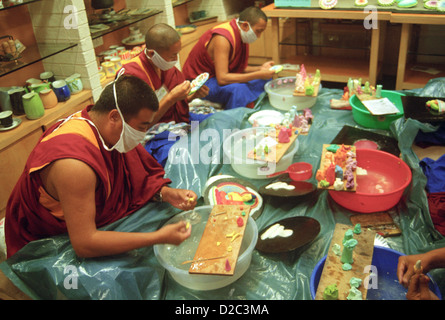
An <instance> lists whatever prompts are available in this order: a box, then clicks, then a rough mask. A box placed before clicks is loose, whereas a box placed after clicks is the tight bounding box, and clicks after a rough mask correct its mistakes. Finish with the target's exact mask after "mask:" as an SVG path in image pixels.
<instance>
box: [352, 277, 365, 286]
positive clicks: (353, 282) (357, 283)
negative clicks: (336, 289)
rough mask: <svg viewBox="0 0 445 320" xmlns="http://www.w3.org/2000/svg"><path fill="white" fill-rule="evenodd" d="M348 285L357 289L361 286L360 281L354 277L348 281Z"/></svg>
mask: <svg viewBox="0 0 445 320" xmlns="http://www.w3.org/2000/svg"><path fill="white" fill-rule="evenodd" d="M349 284H350V285H351V288H358V287H360V285H361V284H362V279H360V278H356V277H352V278H351V279H350V280H349Z"/></svg>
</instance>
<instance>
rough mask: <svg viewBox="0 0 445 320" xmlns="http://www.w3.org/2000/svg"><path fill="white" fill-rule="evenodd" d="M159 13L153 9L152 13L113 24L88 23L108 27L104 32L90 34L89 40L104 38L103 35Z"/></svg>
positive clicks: (129, 17) (130, 17)
mask: <svg viewBox="0 0 445 320" xmlns="http://www.w3.org/2000/svg"><path fill="white" fill-rule="evenodd" d="M161 12H162V10H154V9H153V10H152V11H150V12H149V13H147V14H142V15H137V16H128V19H125V20H121V21H115V22H112V23H105V22H100V21H99V20H98V21H95V22H96V23H91V22H90V25H93V24H104V25H107V26H108V27H109V28H108V29H106V30H103V31H99V32H95V33H91V38H92V39H97V38H100V37H102V36H104V35H106V34H108V33H111V32H113V31H116V30H119V29H122V28H125V27H128V26H130V25H132V24H134V23H137V22H139V21H142V20H145V19H148V18H150V17H152V16H155V15H157V14H159V13H161Z"/></svg>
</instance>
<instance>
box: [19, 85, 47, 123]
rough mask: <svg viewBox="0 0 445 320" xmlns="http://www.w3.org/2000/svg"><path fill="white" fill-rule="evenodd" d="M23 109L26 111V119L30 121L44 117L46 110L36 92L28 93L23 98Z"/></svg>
mask: <svg viewBox="0 0 445 320" xmlns="http://www.w3.org/2000/svg"><path fill="white" fill-rule="evenodd" d="M22 100H23V108H24V109H25V114H26V117H27V118H28V119H29V120H35V119H38V118H40V117H43V115H44V114H45V108H44V107H43V102H42V100H41V99H40V97H39V95H38V94H37V93H35V92H34V91H31V92H29V93H26V94H24V95H23V96H22Z"/></svg>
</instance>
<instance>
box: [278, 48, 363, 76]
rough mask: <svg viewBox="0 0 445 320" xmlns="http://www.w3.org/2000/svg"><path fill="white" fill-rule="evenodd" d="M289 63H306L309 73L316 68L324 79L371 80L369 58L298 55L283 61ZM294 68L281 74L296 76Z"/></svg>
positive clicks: (313, 71)
mask: <svg viewBox="0 0 445 320" xmlns="http://www.w3.org/2000/svg"><path fill="white" fill-rule="evenodd" d="M282 63H289V64H300V65H301V64H304V67H305V68H306V71H307V72H308V73H312V74H314V73H315V71H316V69H319V70H320V72H321V79H322V81H332V82H344V83H347V82H348V79H349V78H353V79H359V78H361V79H362V81H363V82H365V81H369V60H367V59H349V58H345V59H339V58H336V57H334V58H330V57H319V56H309V55H308V56H297V57H295V58H293V59H289V60H286V61H282ZM295 74H296V71H294V70H283V71H282V72H280V74H279V76H280V77H284V76H295Z"/></svg>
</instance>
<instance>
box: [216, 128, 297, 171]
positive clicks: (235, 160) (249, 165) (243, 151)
mask: <svg viewBox="0 0 445 320" xmlns="http://www.w3.org/2000/svg"><path fill="white" fill-rule="evenodd" d="M267 130H270V128H266V127H256V128H248V129H243V130H239V131H235V132H234V133H232V134H231V135H230V136H228V137H227V138H226V139H225V140H224V143H223V149H224V155H225V159H224V162H225V163H227V162H229V163H230V165H231V166H232V168H233V170H234V171H235V172H236V173H238V174H239V175H241V176H243V177H246V178H250V179H267V177H266V176H267V175H269V174H272V173H275V172H278V171H283V170H286V169H287V167H289V166H290V165H291V164H292V161H293V158H294V155H295V153H296V152H297V150H298V146H299V142H298V139H297V140H295V142H294V143H293V144H292V145H291V146H290V148H289V149H288V150H287V151H286V153H285V154H284V155H283V157H282V158H281V159H280V161H278V162H277V163H270V162H266V161H261V160H254V159H250V158H247V154H248V152H249V151H251V150H253V148H254V147H255V146H256V145H257V144H258V143H259V142H260V141H261V139H262V138H264V134H265V133H266V132H267Z"/></svg>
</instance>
